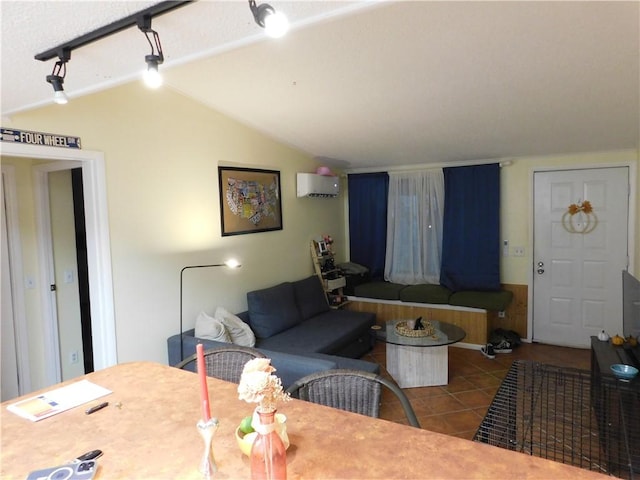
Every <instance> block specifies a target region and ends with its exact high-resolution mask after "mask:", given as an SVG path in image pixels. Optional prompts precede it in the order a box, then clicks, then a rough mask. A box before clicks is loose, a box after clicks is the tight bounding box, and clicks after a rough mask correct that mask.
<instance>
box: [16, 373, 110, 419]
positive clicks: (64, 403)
mask: <svg viewBox="0 0 640 480" xmlns="http://www.w3.org/2000/svg"><path fill="white" fill-rule="evenodd" d="M110 393H111V390H108V389H106V388H104V387H101V386H100V385H96V384H95V383H91V382H90V381H89V380H80V381H79V382H75V383H72V384H70V385H67V386H65V387H60V388H56V389H55V390H51V391H49V392H46V393H43V394H42V395H38V396H35V397H31V398H27V399H26V400H21V401H19V402H16V403H12V404H11V405H9V406H8V407H7V410H9V411H10V412H13V413H15V414H16V415H20V416H21V417H24V418H26V419H29V420H31V421H33V422H37V421H38V420H42V419H43V418H47V417H51V416H52V415H57V414H58V413H61V412H64V411H65V410H69V409H70V408H73V407H77V406H78V405H82V404H83V403H87V402H90V401H92V400H95V399H96V398H100V397H103V396H105V395H108V394H110Z"/></svg>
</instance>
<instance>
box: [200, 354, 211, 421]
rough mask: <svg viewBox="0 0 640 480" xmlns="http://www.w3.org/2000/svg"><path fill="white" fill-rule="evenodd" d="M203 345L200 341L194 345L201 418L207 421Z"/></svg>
mask: <svg viewBox="0 0 640 480" xmlns="http://www.w3.org/2000/svg"><path fill="white" fill-rule="evenodd" d="M203 348H204V347H203V346H202V344H201V343H198V344H197V345H196V357H197V364H198V376H199V377H200V401H201V403H202V419H203V420H204V421H205V422H208V421H209V419H210V418H211V410H210V407H209V388H208V387H207V370H206V368H205V366H204V349H203Z"/></svg>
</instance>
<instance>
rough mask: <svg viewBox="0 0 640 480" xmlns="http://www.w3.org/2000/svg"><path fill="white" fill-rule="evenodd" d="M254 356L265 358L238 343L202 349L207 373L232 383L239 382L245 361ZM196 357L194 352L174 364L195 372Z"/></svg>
mask: <svg viewBox="0 0 640 480" xmlns="http://www.w3.org/2000/svg"><path fill="white" fill-rule="evenodd" d="M254 358H265V356H264V355H263V354H262V353H260V352H259V351H257V350H254V349H252V348H247V347H241V346H238V345H234V346H232V347H220V348H212V349H209V350H205V351H204V364H205V368H206V370H207V375H208V376H209V377H215V378H219V379H220V380H226V381H227V382H233V383H240V376H241V375H242V369H243V368H244V365H245V363H247V362H248V361H249V360H252V359H254ZM196 359H197V354H195V353H194V354H193V355H190V356H189V357H187V358H185V359H184V360H182V361H181V362H180V363H178V364H176V365H175V367H176V368H181V369H183V370H190V371H192V372H195V371H196V370H197V366H196Z"/></svg>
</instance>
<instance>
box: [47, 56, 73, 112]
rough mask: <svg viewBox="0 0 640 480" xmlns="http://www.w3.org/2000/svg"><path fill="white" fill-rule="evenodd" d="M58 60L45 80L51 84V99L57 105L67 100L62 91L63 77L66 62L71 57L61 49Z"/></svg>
mask: <svg viewBox="0 0 640 480" xmlns="http://www.w3.org/2000/svg"><path fill="white" fill-rule="evenodd" d="M59 58H60V60H58V61H57V62H56V64H55V65H54V66H53V71H52V72H51V75H47V82H48V83H50V84H51V85H52V86H53V101H54V102H55V103H57V104H58V105H64V104H65V103H67V102H68V101H69V99H68V98H67V94H66V93H64V87H63V86H62V84H63V83H64V77H65V76H66V75H67V62H68V61H69V58H71V54H70V52H66V51H63V52H61V53H60V56H59Z"/></svg>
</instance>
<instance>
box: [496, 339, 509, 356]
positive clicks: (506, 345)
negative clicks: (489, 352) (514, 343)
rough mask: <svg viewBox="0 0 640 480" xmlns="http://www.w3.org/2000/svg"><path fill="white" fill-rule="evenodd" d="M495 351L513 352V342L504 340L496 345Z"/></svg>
mask: <svg viewBox="0 0 640 480" xmlns="http://www.w3.org/2000/svg"><path fill="white" fill-rule="evenodd" d="M493 351H494V352H495V353H511V352H512V351H513V350H512V349H511V344H510V343H509V342H508V341H507V340H502V341H501V342H500V343H498V345H496V346H495V347H494V349H493Z"/></svg>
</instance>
